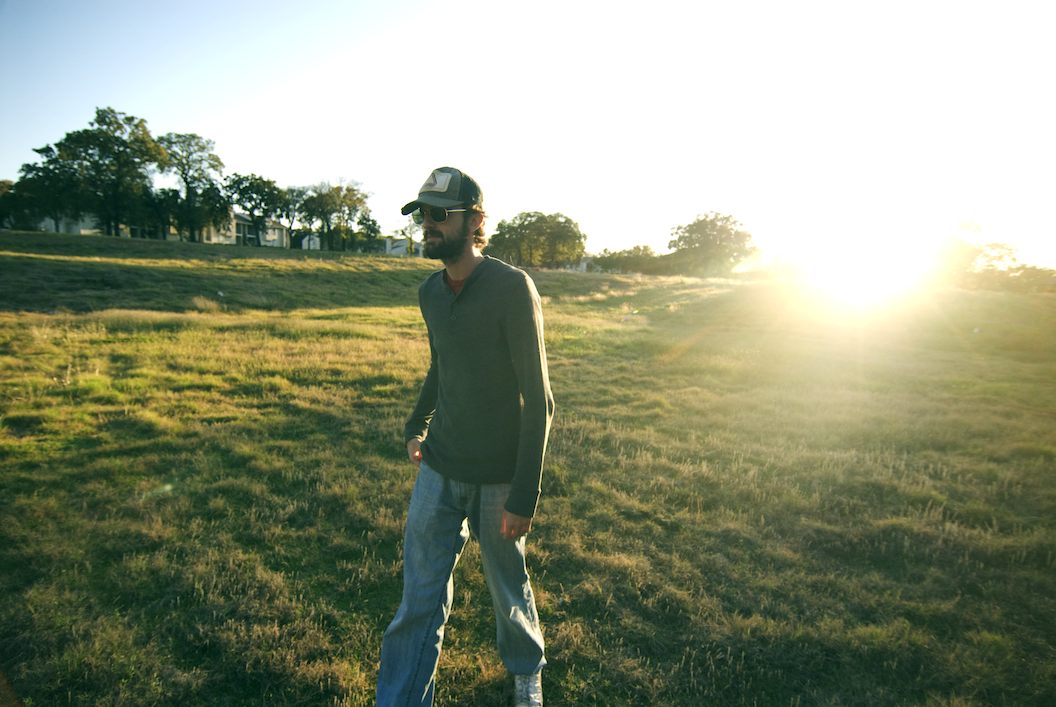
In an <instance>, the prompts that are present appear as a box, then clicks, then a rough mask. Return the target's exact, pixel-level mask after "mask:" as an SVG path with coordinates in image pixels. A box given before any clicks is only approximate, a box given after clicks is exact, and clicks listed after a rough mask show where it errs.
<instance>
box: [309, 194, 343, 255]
mask: <svg viewBox="0 0 1056 707" xmlns="http://www.w3.org/2000/svg"><path fill="white" fill-rule="evenodd" d="M336 189H340V187H336ZM336 189H335V187H332V186H330V185H329V184H327V183H326V182H321V183H319V184H317V185H315V186H314V187H312V188H311V191H310V192H309V194H308V196H306V197H305V198H304V201H303V202H302V203H301V209H302V210H303V212H304V218H305V219H307V222H308V226H309V228H314V227H315V225H316V224H319V227H320V231H321V233H322V234H323V237H324V240H325V242H326V244H327V250H333V236H332V234H331V231H332V230H333V226H334V218H335V216H336V215H337V212H338V211H340V209H341V203H340V201H341V199H340V195H339V193H338V192H337V191H336Z"/></svg>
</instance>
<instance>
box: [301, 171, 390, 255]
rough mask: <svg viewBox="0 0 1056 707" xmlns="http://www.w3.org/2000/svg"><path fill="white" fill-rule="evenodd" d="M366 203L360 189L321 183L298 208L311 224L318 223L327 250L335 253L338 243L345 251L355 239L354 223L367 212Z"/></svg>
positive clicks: (364, 195)
mask: <svg viewBox="0 0 1056 707" xmlns="http://www.w3.org/2000/svg"><path fill="white" fill-rule="evenodd" d="M366 204H367V196H366V194H364V193H363V192H362V191H360V189H359V187H357V186H355V185H347V186H343V185H340V184H339V185H336V186H332V185H330V184H327V183H326V182H322V183H320V184H317V185H316V186H314V187H312V189H311V193H310V194H309V195H308V196H307V197H305V199H304V201H303V202H302V204H301V208H302V210H303V212H304V217H305V218H306V219H307V221H308V223H309V224H310V225H314V224H316V223H318V224H319V226H320V228H321V230H322V234H323V241H324V242H325V243H326V248H327V250H337V249H338V248H337V245H338V243H340V244H341V250H344V249H345V248H346V247H347V244H348V243H349V242H350V241H354V240H355V239H356V237H357V232H356V229H355V228H354V224H356V222H357V221H358V220H359V217H360V213H361V212H365V211H366ZM371 221H373V219H371ZM367 223H368V225H369V222H367ZM361 225H362V224H361Z"/></svg>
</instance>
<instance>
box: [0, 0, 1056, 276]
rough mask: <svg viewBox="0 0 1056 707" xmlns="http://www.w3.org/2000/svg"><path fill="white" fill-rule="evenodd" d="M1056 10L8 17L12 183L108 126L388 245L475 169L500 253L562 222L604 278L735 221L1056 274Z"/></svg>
mask: <svg viewBox="0 0 1056 707" xmlns="http://www.w3.org/2000/svg"><path fill="white" fill-rule="evenodd" d="M1047 4H1048V3H1045V2H1017V1H1016V0H1011V1H1003V2H997V1H994V2H974V1H973V0H962V1H960V2H947V1H945V0H934V1H931V0H914V1H912V2H903V1H902V0H889V1H886V2H846V1H843V2H835V1H833V2H819V1H816V0H800V1H799V2H795V3H789V2H779V1H776V0H771V1H766V2H759V1H752V0H747V1H743V2H710V1H708V0H701V1H697V2H672V1H670V0H649V2H634V3H632V2H621V1H620V0H609V1H608V2H593V1H592V0H582V1H577V0H534V1H533V2H513V1H499V0H450V1H448V2H426V1H425V0H379V1H377V2H366V1H349V0H346V1H342V2H338V1H336V0H334V1H329V2H328V1H324V0H299V2H289V1H287V0H282V1H275V0H254V1H252V2H241V1H230V2H228V1H225V0H211V1H210V2H203V1H202V0H184V1H183V2H180V3H152V2H143V1H142V0H134V1H133V0H0V62H2V64H0V65H2V66H3V67H4V68H3V70H2V73H0V97H2V98H3V102H4V105H5V108H6V109H5V110H3V111H0V179H3V178H7V179H17V177H18V170H19V167H20V166H21V165H22V164H23V163H26V162H31V161H34V160H35V159H36V155H35V154H34V153H33V151H32V150H33V148H36V147H42V146H44V145H46V144H50V143H54V142H56V141H58V140H59V139H61V138H62V136H63V135H64V134H65V133H67V132H69V131H72V130H77V129H80V128H84V127H87V125H88V122H89V121H90V120H91V119H92V117H93V116H94V113H95V108H96V107H106V106H110V107H113V108H115V109H117V110H119V111H121V112H124V113H128V114H131V115H135V116H137V117H140V118H143V119H145V120H146V121H147V124H148V126H149V128H150V129H151V131H152V133H153V134H154V135H161V134H164V133H167V132H179V133H197V134H199V135H201V136H203V137H205V138H208V139H210V140H213V141H214V142H215V144H216V152H217V154H218V155H219V156H220V157H221V159H222V160H223V161H224V163H225V172H226V173H228V174H229V173H232V172H240V173H256V174H260V175H262V176H265V177H268V178H270V179H273V180H275V181H276V182H277V183H278V184H279V185H280V186H292V185H309V184H315V183H319V182H323V181H327V182H330V183H338V182H345V183H350V182H355V183H358V184H359V185H360V186H361V188H362V189H364V190H365V191H366V192H367V193H368V194H369V195H370V198H369V202H368V203H369V205H370V208H371V210H372V212H373V214H374V216H375V218H376V219H377V220H378V221H379V223H380V224H381V226H382V228H383V230H384V231H386V232H390V231H393V230H395V229H397V228H400V227H402V226H403V225H405V224H406V222H407V221H406V218H405V217H402V216H401V215H400V213H399V209H400V207H401V206H402V205H403V204H404V203H406V202H407V201H410V200H411V199H413V198H414V197H415V196H416V194H417V190H418V187H419V186H420V185H421V184H422V182H423V181H424V180H425V178H426V177H427V176H428V174H429V172H430V171H431V170H432V169H433V168H434V167H438V166H441V165H452V166H455V167H458V168H460V169H462V170H463V171H465V172H467V173H468V174H470V175H472V176H473V177H474V178H476V179H477V181H478V182H479V183H480V184H481V186H482V188H483V192H484V197H485V206H486V208H487V211H488V220H489V226H490V228H492V229H493V228H494V226H495V225H496V224H497V223H498V222H499V221H501V220H503V219H509V218H512V217H514V216H515V215H516V214H518V213H520V212H522V211H542V212H545V213H555V212H559V213H562V214H564V215H566V216H568V217H570V218H572V219H573V220H575V221H576V222H577V223H578V224H579V225H580V228H581V229H582V230H583V232H584V233H585V234H586V235H587V249H588V251H589V252H594V253H597V252H600V251H601V250H602V249H609V250H621V249H624V248H629V247H631V246H634V245H649V246H651V247H653V248H654V250H656V251H657V252H663V251H665V250H666V247H667V243H668V241H669V240H671V238H672V236H671V231H672V229H673V228H675V227H677V226H679V225H684V224H688V223H691V222H692V221H693V220H694V219H696V218H697V217H698V216H699V215H702V214H706V213H709V212H712V211H715V212H719V213H723V214H729V215H731V216H733V217H735V218H736V219H737V220H738V221H740V222H741V224H743V226H744V227H745V229H746V230H748V231H749V232H750V233H751V234H752V235H753V238H754V241H755V243H756V244H757V245H758V246H759V247H760V248H761V250H762V253H763V254H764V256H765V258H767V259H775V260H782V259H795V258H805V257H806V258H809V257H817V258H824V257H828V258H829V259H830V260H832V259H833V254H834V253H835V254H837V255H838V256H839V257H844V258H848V259H855V258H857V259H858V260H860V261H868V260H869V259H870V258H872V257H874V256H877V254H878V253H880V252H881V251H883V252H886V253H908V254H912V253H925V252H930V251H932V250H935V249H937V248H939V247H940V245H941V244H942V243H943V242H945V241H946V240H947V239H950V238H960V239H963V240H968V241H969V242H975V243H982V242H1004V243H1008V244H1011V245H1012V246H1013V247H1015V249H1016V253H1017V256H1018V258H1019V260H1020V261H1021V262H1024V263H1029V264H1034V265H1041V266H1045V267H1056V213H1054V212H1053V209H1052V208H1050V206H1051V204H1053V203H1054V202H1056V127H1054V126H1056V99H1054V98H1053V91H1052V81H1053V69H1054V67H1056V42H1053V41H1051V36H1052V30H1053V27H1054V24H1053V21H1052V17H1053V16H1056V10H1050V9H1047V8H1046V5H1047Z"/></svg>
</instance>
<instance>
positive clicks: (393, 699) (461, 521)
mask: <svg viewBox="0 0 1056 707" xmlns="http://www.w3.org/2000/svg"><path fill="white" fill-rule="evenodd" d="M509 493H510V486H509V484H469V483H464V482H461V481H453V480H451V479H448V478H445V477H443V476H441V475H440V474H439V473H437V472H436V471H434V470H433V469H430V468H429V466H428V465H427V464H426V463H425V462H422V463H421V464H420V466H419V467H418V479H417V481H416V482H415V484H414V492H413V493H412V494H411V504H410V508H409V509H408V511H407V525H406V529H405V531H404V542H403V600H402V601H401V603H400V608H399V610H398V611H397V612H396V617H395V618H394V619H393V620H392V623H391V624H389V627H388V629H386V631H385V636H384V638H383V639H382V641H381V669H380V671H379V673H378V691H377V704H378V705H379V707H388V706H389V705H401V706H403V705H431V704H432V703H433V691H434V688H435V687H436V665H437V662H438V661H439V660H440V648H441V646H442V645H443V642H444V625H445V624H446V623H447V617H448V616H449V615H450V613H451V599H452V597H453V595H454V587H455V585H454V577H453V573H454V571H455V565H456V564H458V558H459V556H460V555H461V554H462V549H463V548H464V547H465V545H466V540H468V539H469V535H470V530H472V532H473V536H474V537H475V538H476V539H477V542H479V543H480V555H481V558H482V560H483V564H484V578H485V579H486V580H487V583H488V589H489V590H491V603H492V606H493V608H494V609H495V621H496V625H497V626H496V638H497V640H498V644H499V655H500V657H501V658H502V662H503V664H505V666H506V669H507V670H508V671H509V672H511V673H513V674H515V675H528V674H531V673H535V672H538V671H540V670H542V668H543V666H544V665H545V664H546V660H545V659H544V657H543V634H542V631H541V630H540V628H539V616H538V614H537V613H536V611H535V598H534V597H533V595H532V585H531V582H530V581H529V579H528V572H527V570H526V569H525V564H524V549H525V539H524V536H522V537H520V538H518V539H517V540H507V539H505V538H503V537H502V535H500V534H499V528H500V523H501V521H502V509H503V506H504V504H505V503H506V497H507V496H508V495H509ZM467 521H468V522H467Z"/></svg>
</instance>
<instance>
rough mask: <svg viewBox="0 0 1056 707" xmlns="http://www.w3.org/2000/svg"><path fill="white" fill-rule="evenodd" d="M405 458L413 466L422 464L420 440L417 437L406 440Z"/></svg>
mask: <svg viewBox="0 0 1056 707" xmlns="http://www.w3.org/2000/svg"><path fill="white" fill-rule="evenodd" d="M407 456H408V457H410V459H411V463H412V464H414V465H415V466H418V465H419V464H421V463H422V440H420V439H418V438H417V437H411V438H410V439H409V440H407Z"/></svg>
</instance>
